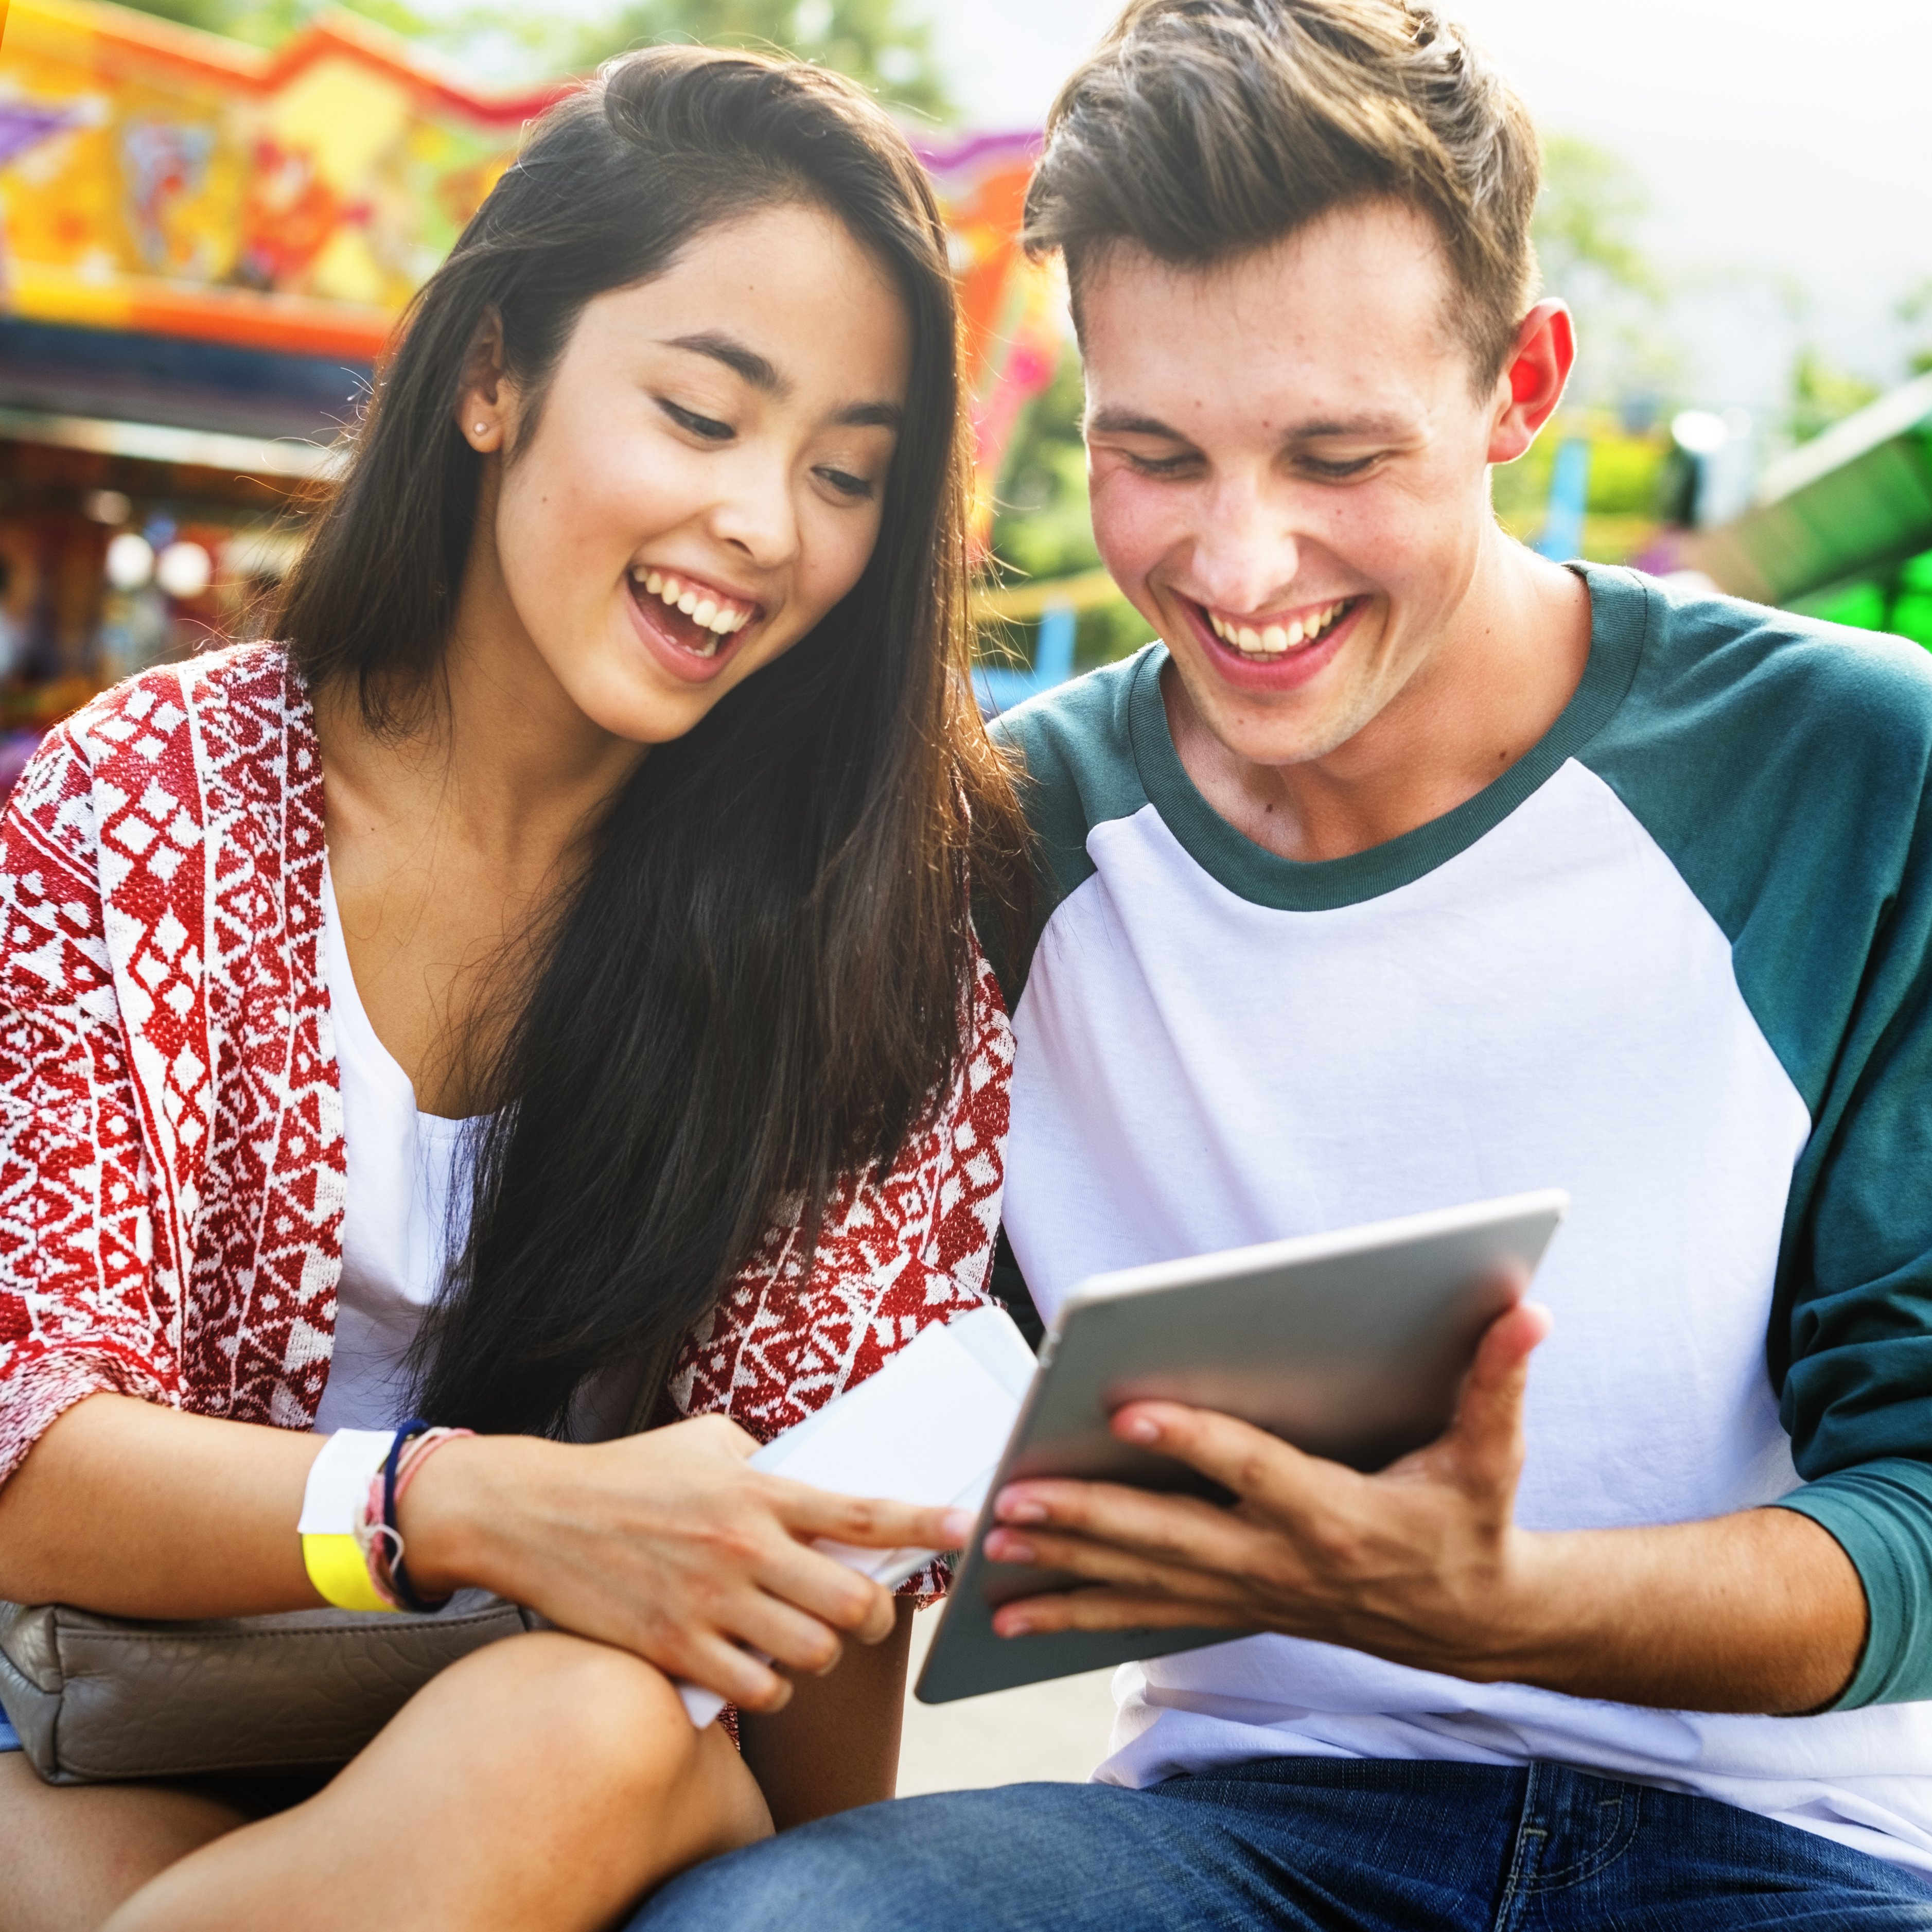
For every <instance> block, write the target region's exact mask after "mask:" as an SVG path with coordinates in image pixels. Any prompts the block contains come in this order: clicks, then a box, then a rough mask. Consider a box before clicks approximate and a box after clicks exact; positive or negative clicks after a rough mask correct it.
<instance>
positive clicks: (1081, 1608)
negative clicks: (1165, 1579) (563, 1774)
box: [993, 1586, 1252, 1637]
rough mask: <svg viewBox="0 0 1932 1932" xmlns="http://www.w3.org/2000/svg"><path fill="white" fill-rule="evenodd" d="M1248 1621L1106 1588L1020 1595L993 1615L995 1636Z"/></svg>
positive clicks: (1240, 1626) (1223, 1610)
mask: <svg viewBox="0 0 1932 1932" xmlns="http://www.w3.org/2000/svg"><path fill="white" fill-rule="evenodd" d="M1251 1622H1252V1620H1251V1619H1250V1618H1248V1617H1246V1616H1243V1615H1242V1614H1241V1611H1240V1610H1238V1608H1237V1607H1235V1606H1233V1605H1231V1604H1214V1603H1207V1602H1204V1601H1201V1600H1200V1599H1199V1598H1184V1597H1174V1596H1169V1595H1166V1594H1164V1593H1163V1594H1162V1595H1143V1594H1142V1593H1140V1592H1136V1591H1133V1590H1115V1589H1107V1588H1106V1587H1105V1586H1102V1587H1100V1588H1098V1589H1091V1590H1068V1591H1066V1592H1062V1593H1060V1594H1058V1595H1054V1596H1050V1597H1023V1598H1020V1599H1019V1601H1018V1602H1016V1603H1011V1604H1005V1605H1003V1606H1002V1607H1001V1608H1000V1609H999V1610H995V1612H994V1613H993V1629H994V1632H995V1634H996V1635H998V1636H1000V1637H1028V1636H1036V1635H1042V1634H1045V1633H1046V1632H1048V1631H1071V1630H1081V1631H1121V1630H1149V1631H1153V1630H1183V1629H1186V1628H1188V1627H1190V1625H1205V1626H1207V1627H1208V1628H1211V1629H1215V1630H1247V1629H1248V1628H1250V1627H1251Z"/></svg>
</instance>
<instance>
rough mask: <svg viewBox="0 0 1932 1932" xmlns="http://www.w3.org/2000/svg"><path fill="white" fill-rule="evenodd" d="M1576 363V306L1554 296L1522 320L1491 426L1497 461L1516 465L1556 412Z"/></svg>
mask: <svg viewBox="0 0 1932 1932" xmlns="http://www.w3.org/2000/svg"><path fill="white" fill-rule="evenodd" d="M1576 362H1577V328H1576V324H1575V323H1574V322H1573V321H1572V320H1571V315H1570V305H1568V303H1567V302H1564V301H1563V300H1562V299H1561V298H1559V297H1558V296H1550V297H1548V298H1547V299H1545V300H1544V301H1542V302H1538V304H1537V305H1536V306H1535V308H1533V309H1532V310H1531V311H1530V312H1529V314H1527V315H1526V316H1525V317H1523V322H1522V324H1521V326H1520V327H1519V328H1518V329H1517V332H1516V346H1515V347H1514V349H1512V350H1511V352H1510V359H1509V366H1508V368H1506V369H1505V370H1504V371H1503V373H1502V377H1501V378H1500V379H1499V382H1498V384H1497V392H1498V393H1497V398H1496V419H1495V420H1494V422H1493V423H1492V424H1491V425H1490V456H1489V460H1490V462H1492V463H1514V461H1515V460H1517V458H1518V457H1519V456H1520V455H1522V454H1523V452H1524V451H1525V450H1526V449H1528V448H1529V446H1530V445H1531V444H1532V443H1534V442H1535V440H1536V435H1537V432H1538V431H1539V430H1540V429H1541V428H1542V427H1543V425H1544V424H1545V423H1547V422H1548V421H1549V420H1550V418H1551V417H1552V416H1553V415H1555V414H1556V406H1557V404H1559V403H1560V402H1561V401H1562V400H1563V387H1564V385H1565V383H1568V381H1569V380H1570V371H1571V369H1572V368H1574V367H1575V365H1576Z"/></svg>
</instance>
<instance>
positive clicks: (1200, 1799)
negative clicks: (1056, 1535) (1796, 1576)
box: [630, 1758, 1932, 1932]
mask: <svg viewBox="0 0 1932 1932" xmlns="http://www.w3.org/2000/svg"><path fill="white" fill-rule="evenodd" d="M915 1926H932V1927H938V1928H941V1932H1089V1928H1091V1932H1100V1928H1102V1927H1105V1928H1106V1932H1210V1928H1212V1932H1250V1928H1253V1927H1270V1926H1273V1927H1292V1928H1297V1932H1301V1928H1306V1932H1317V1928H1319V1932H1341V1928H1344V1927H1346V1928H1349V1932H1428V1928H1433V1927H1445V1928H1448V1927H1454V1928H1456V1932H1732V1928H1733V1927H1743V1926H1751V1927H1763V1926H1777V1927H1785V1928H1796V1927H1804V1928H1805V1932H1853V1929H1854V1928H1856V1932H1878V1928H1879V1927H1886V1928H1891V1927H1906V1926H1912V1927H1932V1881H1928V1880H1927V1879H1924V1878H1922V1877H1921V1876H1918V1875H1917V1874H1916V1873H1911V1872H1907V1871H1905V1870H1901V1869H1900V1868H1899V1867H1896V1866H1894V1865H1890V1864H1885V1862H1883V1861H1882V1860H1880V1859H1878V1858H1870V1857H1868V1856H1867V1855H1865V1854H1864V1852H1855V1851H1852V1850H1849V1849H1846V1847H1845V1846H1842V1845H1838V1844H1835V1843H1832V1841H1830V1840H1829V1839H1826V1838H1818V1837H1816V1836H1814V1835H1813V1834H1811V1832H1801V1831H1799V1830H1798V1829H1796V1827H1794V1826H1790V1825H1781V1824H1778V1823H1775V1822H1773V1821H1772V1820H1769V1819H1766V1818H1760V1817H1757V1816H1755V1815H1754V1814H1752V1813H1751V1812H1748V1811H1738V1810H1736V1808H1733V1806H1730V1805H1721V1804H1719V1803H1718V1802H1716V1801H1715V1800H1714V1799H1708V1798H1689V1797H1685V1796H1682V1795H1681V1794H1679V1793H1676V1792H1670V1791H1660V1790H1655V1788H1653V1787H1648V1786H1643V1785H1636V1784H1623V1783H1622V1782H1620V1781H1618V1780H1616V1779H1614V1778H1596V1777H1592V1776H1591V1775H1589V1774H1588V1773H1586V1772H1580V1771H1573V1770H1571V1769H1568V1767H1566V1766H1561V1765H1552V1764H1535V1765H1532V1766H1529V1768H1528V1769H1499V1768H1495V1767H1492V1766H1487V1765H1472V1764H1439V1763H1394V1762H1387V1761H1377V1760H1370V1761H1366V1762H1365V1761H1363V1760H1358V1759H1346V1758H1270V1759H1266V1760H1263V1761H1262V1762H1261V1763H1256V1764H1246V1765H1238V1766H1233V1767H1232V1768H1231V1769H1227V1770H1225V1771H1220V1772H1213V1773H1211V1774H1208V1775H1203V1776H1201V1777H1198V1778H1170V1779H1169V1781H1167V1782H1166V1784H1160V1785H1157V1786H1156V1787H1154V1788H1153V1789H1152V1790H1147V1791H1124V1790H1120V1789H1119V1788H1118V1787H1115V1786H1112V1785H1103V1784H1085V1785H1081V1784H1018V1785H1010V1786H1008V1787H1007V1788H1006V1789H1004V1790H998V1791H959V1792H949V1793H944V1794H941V1795H940V1796H935V1797H930V1798H907V1799H900V1800H898V1802H895V1803H892V1804H889V1805H868V1807H866V1808H865V1809H864V1810H863V1811H848V1812H847V1813H844V1814H843V1815H841V1816H840V1817H834V1818H826V1819H821V1820H820V1821H819V1822H818V1823H816V1824H813V1825H806V1826H801V1827H800V1828H799V1829H797V1830H796V1831H793V1832H785V1833H784V1834H783V1835H781V1836H780V1837H778V1838H769V1839H767V1840H766V1841H764V1843H762V1844H758V1845H754V1846H751V1847H749V1848H748V1849H746V1850H745V1851H742V1852H733V1853H732V1854H731V1855H730V1856H728V1857H726V1858H718V1859H716V1860H715V1861H712V1863H711V1864H705V1865H700V1866H698V1867H697V1868H696V1869H695V1870H691V1871H689V1872H687V1873H685V1875H684V1876H682V1878H680V1879H678V1880H676V1882H674V1883H673V1884H671V1885H667V1886H666V1887H665V1888H664V1890H663V1891H661V1892H659V1893H658V1894H657V1896H656V1897H655V1898H654V1899H653V1900H651V1902H650V1903H649V1904H647V1905H646V1906H644V1908H643V1910H641V1911H640V1912H638V1913H637V1915H636V1916H635V1917H634V1918H632V1919H631V1922H630V1932H726V1928H728V1932H907V1928H908V1927H915Z"/></svg>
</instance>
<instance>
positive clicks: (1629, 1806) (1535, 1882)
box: [1524, 1787, 1643, 1892]
mask: <svg viewBox="0 0 1932 1932" xmlns="http://www.w3.org/2000/svg"><path fill="white" fill-rule="evenodd" d="M1604 1803H1606V1804H1612V1805H1616V1808H1617V1822H1616V1824H1615V1825H1614V1826H1613V1827H1612V1828H1611V1829H1612V1831H1613V1834H1614V1835H1615V1841H1616V1842H1615V1844H1614V1846H1613V1849H1610V1850H1607V1851H1605V1850H1602V1849H1599V1850H1598V1851H1595V1852H1592V1853H1591V1854H1590V1855H1589V1857H1588V1858H1583V1859H1580V1861H1578V1862H1577V1863H1576V1864H1571V1865H1565V1867H1563V1869H1562V1870H1561V1871H1553V1872H1538V1873H1537V1875H1536V1876H1535V1877H1534V1878H1533V1879H1531V1880H1530V1881H1529V1883H1528V1884H1527V1885H1526V1886H1525V1887H1524V1890H1525V1891H1526V1892H1537V1891H1565V1890H1566V1889H1568V1887H1570V1886H1571V1885H1581V1884H1582V1883H1583V1881H1584V1880H1585V1879H1592V1878H1595V1877H1596V1876H1598V1874H1599V1873H1603V1872H1607V1871H1608V1870H1610V1867H1611V1866H1613V1864H1616V1861H1618V1860H1619V1858H1622V1857H1623V1856H1624V1855H1625V1853H1626V1852H1628V1851H1629V1849H1631V1846H1633V1845H1634V1844H1635V1843H1636V1842H1637V1826H1638V1823H1639V1822H1640V1819H1639V1814H1640V1809H1641V1808H1642V1805H1643V1794H1642V1793H1640V1791H1638V1790H1637V1789H1636V1788H1635V1787H1631V1788H1629V1789H1627V1790H1624V1791H1622V1792H1620V1793H1619V1794H1618V1795H1617V1796H1616V1797H1615V1798H1613V1799H1605V1800H1604ZM1599 1810H1600V1811H1601V1806H1600V1807H1599Z"/></svg>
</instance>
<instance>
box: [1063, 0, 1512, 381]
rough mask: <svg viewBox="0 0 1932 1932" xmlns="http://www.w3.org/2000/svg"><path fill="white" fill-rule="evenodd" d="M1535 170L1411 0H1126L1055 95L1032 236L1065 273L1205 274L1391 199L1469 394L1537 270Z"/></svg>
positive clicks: (1503, 351)
mask: <svg viewBox="0 0 1932 1932" xmlns="http://www.w3.org/2000/svg"><path fill="white" fill-rule="evenodd" d="M1541 175H1542V161H1541V153H1540V151H1539V149H1538V143H1537V139H1536V133H1535V129H1534V128H1533V127H1532V126H1531V124H1530V120H1529V113H1528V111H1527V110H1526V109H1525V107H1524V106H1523V102H1522V101H1521V100H1520V99H1519V98H1518V97H1517V95H1516V93H1515V92H1514V90H1513V89H1511V87H1510V86H1509V85H1508V83H1507V82H1505V80H1503V79H1502V77H1501V76H1500V75H1499V74H1497V73H1496V70H1495V69H1494V68H1492V67H1490V65H1489V64H1488V63H1487V62H1486V61H1485V60H1484V59H1483V58H1482V57H1481V55H1479V54H1478V53H1477V52H1475V49H1472V47H1471V46H1470V44H1469V42H1468V41H1467V40H1466V39H1465V38H1464V37H1463V34H1461V33H1460V31H1458V30H1457V28H1454V27H1453V26H1450V25H1449V24H1448V23H1447V22H1445V21H1444V20H1442V18H1441V17H1440V16H1439V15H1438V14H1436V13H1435V12H1434V11H1433V10H1431V9H1430V8H1429V7H1425V6H1421V5H1411V4H1409V0H1132V4H1131V5H1129V6H1128V7H1127V10H1126V11H1125V12H1124V13H1122V15H1121V17H1120V19H1119V20H1118V21H1116V22H1115V24H1114V26H1113V27H1112V29H1111V30H1110V31H1109V33H1108V34H1107V36H1106V39H1104V40H1103V41H1102V42H1101V43H1100V46H1098V47H1097V49H1095V50H1094V53H1093V55H1091V57H1090V58H1089V59H1088V61H1087V62H1086V63H1085V65H1083V66H1082V67H1081V68H1079V70H1078V71H1076V73H1075V74H1074V75H1073V78H1072V79H1071V80H1069V81H1068V82H1067V85H1066V86H1064V88H1063V89H1061V92H1060V98H1059V99H1058V100H1057V101H1055V103H1054V104H1053V110H1052V113H1051V114H1050V115H1049V116H1048V117H1047V125H1046V151H1045V153H1044V154H1043V156H1042V157H1041V160H1040V166H1039V168H1038V169H1037V172H1035V174H1034V178H1033V184H1032V186H1031V187H1030V188H1029V189H1028V193H1027V202H1026V230H1025V239H1026V242H1027V245H1028V248H1029V249H1031V251H1034V253H1036V254H1046V253H1049V252H1051V251H1053V250H1055V249H1059V250H1061V251H1064V254H1065V256H1066V258H1067V272H1068V275H1069V277H1070V280H1071V282H1072V285H1073V291H1074V296H1075V302H1076V312H1077V308H1078V302H1079V285H1080V278H1081V275H1082V272H1083V270H1085V269H1088V268H1090V267H1091V266H1092V265H1093V264H1094V263H1095V262H1096V261H1097V260H1098V259H1100V257H1103V256H1104V255H1105V254H1106V253H1107V252H1108V251H1109V250H1110V249H1112V248H1115V247H1117V246H1119V245H1123V244H1126V245H1134V246H1138V247H1139V248H1143V249H1145V250H1146V251H1147V252H1148V254H1151V255H1152V256H1154V257H1155V258H1156V259H1157V260H1160V261H1163V262H1166V263H1173V264H1175V265H1177V266H1204V267H1205V266H1209V265H1211V264H1214V263H1219V262H1223V261H1227V260H1232V259H1234V258H1235V257H1239V256H1241V255H1245V254H1250V253H1252V252H1253V251H1255V250H1256V249H1258V248H1266V247H1267V246H1268V245H1270V244H1271V243H1273V242H1279V241H1280V240H1282V239H1283V238H1285V237H1286V236H1289V235H1291V234H1292V233H1295V231H1296V230H1297V229H1300V228H1302V227H1304V226H1307V224H1308V223H1310V222H1312V221H1315V220H1319V218H1320V217H1322V215H1324V214H1328V213H1329V212H1330V211H1331V210H1333V209H1335V208H1343V207H1346V206H1348V205H1351V204H1352V203H1359V202H1366V201H1371V200H1376V199H1383V198H1393V199H1397V200H1400V201H1402V202H1406V203H1407V204H1408V205H1409V206H1411V207H1412V208H1415V209H1416V210H1417V211H1418V212H1419V213H1420V214H1423V215H1424V216H1425V217H1427V219H1428V220H1430V222H1431V223H1433V225H1434V226H1435V229H1436V233H1437V234H1438V235H1439V236H1440V237H1441V239H1442V247H1443V250H1444V252H1445V254H1446V256H1447V257H1448V261H1449V265H1450V269H1451V273H1452V274H1453V275H1454V278H1455V280H1456V282H1457V284H1458V287H1459V290H1460V294H1461V296H1463V300H1462V301H1460V302H1457V303H1456V304H1455V305H1454V316H1453V320H1454V323H1455V325H1456V326H1457V329H1459V330H1460V332H1461V333H1462V334H1463V335H1464V336H1465V337H1466V338H1467V339H1468V341H1469V344H1470V347H1471V348H1472V350H1473V351H1474V353H1475V363H1476V374H1477V377H1478V381H1479V383H1481V385H1482V386H1484V387H1487V386H1488V385H1489V384H1490V383H1493V382H1494V381H1495V380H1496V377H1498V376H1499V375H1500V374H1501V373H1502V370H1503V369H1504V368H1505V366H1506V365H1507V364H1508V360H1509V354H1510V350H1511V347H1512V346H1513V344H1514V341H1515V336H1516V331H1517V326H1518V324H1519V323H1520V322H1521V321H1522V320H1523V315H1524V314H1525V312H1526V310H1527V309H1528V308H1529V303H1530V301H1531V299H1532V295H1533V293H1534V290H1535V281H1536V258H1535V251H1533V249H1532V247H1531V245H1530V220H1531V217H1532V214H1533V213H1534V211H1535V206H1536V196H1537V190H1538V186H1539V184H1540V183H1541Z"/></svg>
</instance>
